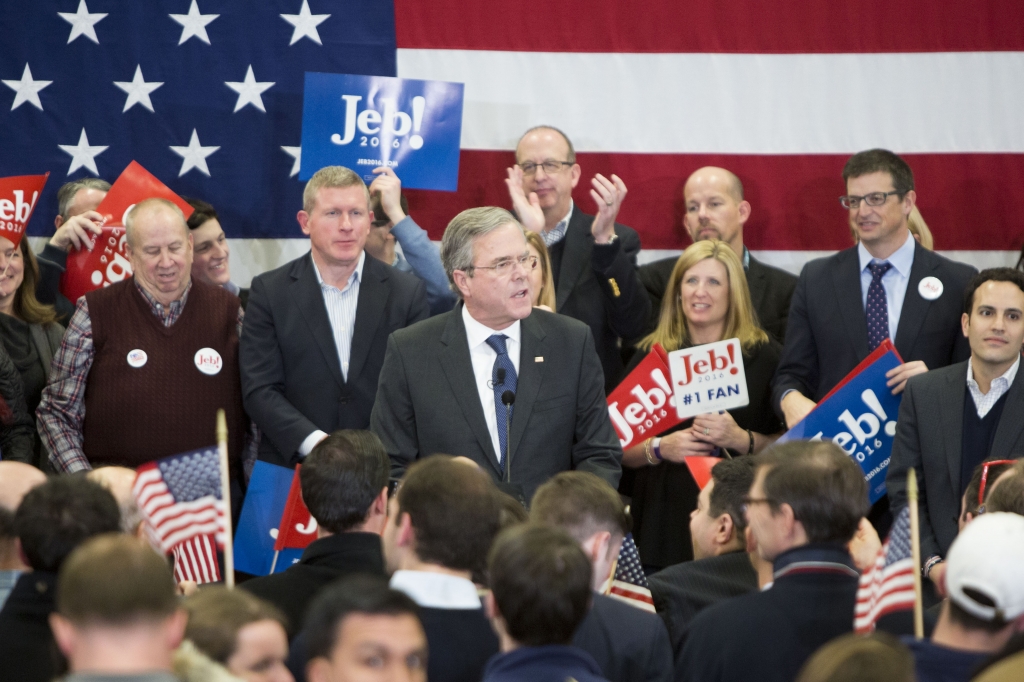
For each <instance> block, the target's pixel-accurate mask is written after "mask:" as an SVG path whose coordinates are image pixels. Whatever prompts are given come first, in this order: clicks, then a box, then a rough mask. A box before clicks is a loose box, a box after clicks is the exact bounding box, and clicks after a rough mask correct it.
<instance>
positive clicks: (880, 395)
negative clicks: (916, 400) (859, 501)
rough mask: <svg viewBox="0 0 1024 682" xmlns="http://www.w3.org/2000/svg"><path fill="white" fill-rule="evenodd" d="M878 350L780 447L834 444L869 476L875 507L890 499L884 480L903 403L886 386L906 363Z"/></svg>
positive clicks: (784, 438)
mask: <svg viewBox="0 0 1024 682" xmlns="http://www.w3.org/2000/svg"><path fill="white" fill-rule="evenodd" d="M879 350H881V351H882V352H881V353H878V352H877V351H876V354H874V355H875V357H869V358H868V359H867V361H866V362H865V363H861V365H858V366H857V368H855V369H854V370H853V372H851V373H850V374H849V375H847V376H846V378H845V379H843V381H842V383H841V384H840V386H839V388H837V389H833V392H832V393H831V394H830V395H828V396H826V397H825V399H824V400H822V401H821V402H820V403H818V406H817V407H815V408H814V410H813V411H812V412H811V413H810V414H808V415H807V416H806V417H805V418H804V419H803V421H801V422H799V423H798V424H796V425H795V426H794V427H793V428H791V429H790V430H789V431H787V432H786V433H785V434H783V435H782V437H781V438H779V440H778V441H777V442H779V443H784V442H786V441H788V440H819V441H820V440H831V441H832V442H834V443H835V444H836V445H838V446H839V447H841V448H842V449H843V451H844V452H846V454H848V455H850V456H851V457H853V459H854V460H855V461H856V462H857V464H858V465H859V466H860V468H861V470H862V471H863V472H864V479H865V480H866V481H867V483H868V497H869V498H870V500H871V503H872V504H874V503H875V502H877V501H878V500H879V499H880V498H881V497H882V495H885V474H886V472H887V471H888V469H889V455H890V453H891V452H892V443H893V438H894V436H895V435H896V417H897V415H898V414H899V410H900V401H902V399H903V394H902V393H901V394H899V395H893V394H892V389H890V388H889V387H888V386H886V385H885V382H886V381H887V380H886V378H885V373H886V372H888V371H889V370H890V369H892V368H893V367H897V366H899V365H901V364H903V361H902V360H901V359H900V357H899V355H897V354H896V351H895V349H894V348H893V347H892V345H891V343H887V345H886V347H885V348H883V347H882V346H879Z"/></svg>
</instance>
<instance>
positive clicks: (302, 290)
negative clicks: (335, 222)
mask: <svg viewBox="0 0 1024 682" xmlns="http://www.w3.org/2000/svg"><path fill="white" fill-rule="evenodd" d="M289 274H290V275H291V277H292V279H293V281H292V284H291V296H292V301H293V302H294V303H295V306H296V307H297V308H298V310H299V312H300V313H302V317H303V318H305V320H306V324H307V325H309V332H310V335H311V336H312V337H313V339H314V340H315V341H316V344H317V346H319V347H320V352H321V353H322V354H323V356H324V362H325V363H326V364H327V367H328V368H329V369H330V370H331V376H333V377H334V380H335V381H336V382H337V383H338V385H339V386H344V385H345V380H344V379H343V378H342V376H341V361H340V360H339V359H338V348H337V346H336V345H335V343H334V330H333V329H331V321H330V319H329V318H328V317H327V306H326V305H324V294H323V292H322V291H321V290H320V283H319V282H317V281H316V272H314V271H313V256H312V252H310V253H307V254H306V257H305V258H302V259H301V260H298V261H296V262H295V264H294V265H293V266H292V271H291V272H290V273H289Z"/></svg>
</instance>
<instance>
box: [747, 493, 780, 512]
mask: <svg viewBox="0 0 1024 682" xmlns="http://www.w3.org/2000/svg"><path fill="white" fill-rule="evenodd" d="M742 503H743V504H742V505H741V507H740V508H741V509H742V510H743V513H744V514H746V513H747V508H748V507H750V505H752V504H768V505H771V506H773V507H774V506H775V505H776V501H775V500H773V499H772V498H770V497H751V496H750V495H744V496H743V499H742Z"/></svg>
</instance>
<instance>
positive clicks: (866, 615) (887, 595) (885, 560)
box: [853, 507, 917, 634]
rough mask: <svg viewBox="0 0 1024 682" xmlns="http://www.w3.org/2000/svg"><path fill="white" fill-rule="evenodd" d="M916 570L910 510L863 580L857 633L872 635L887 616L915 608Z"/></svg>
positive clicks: (855, 621)
mask: <svg viewBox="0 0 1024 682" xmlns="http://www.w3.org/2000/svg"><path fill="white" fill-rule="evenodd" d="M915 570H917V567H915V566H914V559H913V553H912V550H911V544H910V508H909V507H904V508H903V511H902V512H900V515H899V516H898V517H896V522H895V523H894V524H893V526H892V530H891V531H889V537H888V538H887V539H886V541H885V544H884V545H882V548H881V549H880V550H879V552H878V558H877V559H875V563H874V565H873V566H871V567H870V568H868V569H867V570H866V571H864V573H863V574H861V576H860V586H859V587H858V588H857V605H856V607H855V610H854V617H853V628H854V630H855V631H856V632H857V633H859V634H868V633H870V632H872V631H873V630H874V629H875V623H876V622H878V619H879V618H881V617H882V616H884V615H885V614H887V613H892V612H893V611H905V610H907V609H912V608H914V571H915Z"/></svg>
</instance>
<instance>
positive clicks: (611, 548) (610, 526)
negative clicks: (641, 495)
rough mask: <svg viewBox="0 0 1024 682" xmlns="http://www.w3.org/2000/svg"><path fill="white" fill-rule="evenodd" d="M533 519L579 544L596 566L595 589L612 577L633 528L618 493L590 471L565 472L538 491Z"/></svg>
mask: <svg viewBox="0 0 1024 682" xmlns="http://www.w3.org/2000/svg"><path fill="white" fill-rule="evenodd" d="M530 519H531V520H532V521H533V522H535V523H538V524H542V525H545V526H551V527H554V528H560V529H561V530H563V531H565V532H566V533H568V534H569V535H570V536H571V537H572V538H573V539H574V540H575V541H576V542H577V543H579V545H580V546H581V547H582V548H583V551H584V552H585V553H586V555H587V558H589V559H590V564H591V566H592V567H593V585H592V587H593V588H594V589H595V590H598V589H600V588H601V586H602V585H604V583H605V582H606V581H607V580H608V577H609V576H610V575H611V572H612V568H613V566H614V565H615V560H616V559H617V558H618V556H619V550H620V549H621V548H622V540H623V538H625V537H626V534H627V533H628V532H629V531H630V530H631V529H632V526H633V520H632V518H630V515H629V512H628V511H627V510H626V505H625V504H623V503H622V498H621V497H619V493H618V491H616V490H615V488H613V487H611V486H610V485H609V484H608V482H607V481H605V480H604V479H602V478H601V477H599V476H597V475H595V474H592V473H590V472H588V471H563V472H562V473H560V474H557V475H556V476H555V477H554V478H552V479H551V480H549V481H548V482H547V483H545V484H543V485H542V486H540V487H539V488H537V492H535V493H534V495H533V501H532V502H531V503H530Z"/></svg>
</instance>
